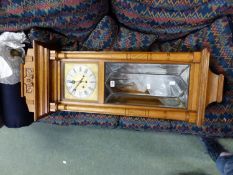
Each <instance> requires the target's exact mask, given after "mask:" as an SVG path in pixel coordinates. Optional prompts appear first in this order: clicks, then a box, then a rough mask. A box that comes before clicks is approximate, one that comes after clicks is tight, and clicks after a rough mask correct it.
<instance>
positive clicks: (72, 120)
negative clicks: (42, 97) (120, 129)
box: [39, 111, 119, 128]
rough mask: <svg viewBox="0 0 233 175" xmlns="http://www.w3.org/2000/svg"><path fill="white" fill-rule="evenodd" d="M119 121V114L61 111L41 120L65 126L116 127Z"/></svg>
mask: <svg viewBox="0 0 233 175" xmlns="http://www.w3.org/2000/svg"><path fill="white" fill-rule="evenodd" d="M118 121H119V116H113V115H101V114H87V113H81V112H80V113H78V112H61V111H60V112H56V113H53V114H51V115H50V116H49V117H45V118H44V119H41V120H40V121H39V122H43V123H49V124H56V125H63V126H68V125H79V126H99V127H109V128H116V127H117V126H118Z"/></svg>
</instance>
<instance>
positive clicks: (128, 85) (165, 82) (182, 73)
mask: <svg viewBox="0 0 233 175" xmlns="http://www.w3.org/2000/svg"><path fill="white" fill-rule="evenodd" d="M189 69H190V66H189V65H175V64H140V63H105V103H113V104H127V105H146V106H159V107H173V108H174V107H175V108H186V107H187V102H188V81H189Z"/></svg>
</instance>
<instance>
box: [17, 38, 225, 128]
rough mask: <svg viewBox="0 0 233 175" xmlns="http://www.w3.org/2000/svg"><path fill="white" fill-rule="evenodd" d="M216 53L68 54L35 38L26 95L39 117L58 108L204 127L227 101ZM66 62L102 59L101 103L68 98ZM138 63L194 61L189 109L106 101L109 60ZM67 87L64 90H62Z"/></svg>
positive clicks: (24, 72)
mask: <svg viewBox="0 0 233 175" xmlns="http://www.w3.org/2000/svg"><path fill="white" fill-rule="evenodd" d="M209 57H210V53H209V51H208V50H207V49H204V50H203V51H202V52H192V53H191V52H190V53H162V52H161V53H159V52H112V51H110V52H109V51H106V52H77V51H73V52H70V51H69V52H66V51H65V52H64V51H58V52H57V51H53V50H51V51H50V50H49V49H46V48H44V47H43V46H42V45H40V44H38V43H36V42H34V43H33V49H29V50H28V53H27V56H26V60H25V64H24V65H21V84H22V86H21V87H22V88H21V95H22V96H25V97H26V101H27V105H28V107H29V110H30V111H31V112H34V118H35V120H37V119H40V118H42V117H43V116H44V115H46V114H48V113H49V112H55V111H58V110H64V111H78V112H89V113H101V114H112V115H123V116H136V117H148V118H159V119H168V120H181V121H186V122H190V123H195V124H196V125H198V126H201V125H202V124H203V122H204V116H205V108H206V106H207V105H208V104H209V103H212V102H215V101H217V102H221V100H222V93H223V92H222V91H223V81H224V77H223V75H216V74H214V73H212V72H211V71H210V70H209ZM66 61H80V62H90V61H92V62H93V61H95V62H98V65H99V82H100V83H99V94H98V96H99V100H98V102H95V103H91V102H82V101H79V102H78V101H77V102H71V101H66V100H64V99H62V89H63V86H62V83H63V82H62V68H61V67H62V66H61V65H62V64H63V62H66ZM105 62H131V63H133V62H137V63H158V64H163V63H169V64H189V65H190V80H189V81H190V82H189V83H190V84H189V100H188V106H187V109H179V108H177V109H175V108H159V107H151V106H136V105H135V106H132V105H114V104H105V103H104V63H105ZM61 86H62V88H61Z"/></svg>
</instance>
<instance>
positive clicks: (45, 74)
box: [20, 41, 49, 121]
mask: <svg viewBox="0 0 233 175" xmlns="http://www.w3.org/2000/svg"><path fill="white" fill-rule="evenodd" d="M20 72H21V73H20V74H21V75H20V77H21V80H20V81H21V96H25V98H26V103H27V106H28V109H29V111H30V112H33V113H34V121H36V120H38V119H40V118H42V117H43V116H45V115H46V114H48V113H49V49H47V48H45V47H43V45H41V44H39V43H37V42H35V41H33V49H28V52H27V55H26V59H25V63H24V64H22V65H21V71H20Z"/></svg>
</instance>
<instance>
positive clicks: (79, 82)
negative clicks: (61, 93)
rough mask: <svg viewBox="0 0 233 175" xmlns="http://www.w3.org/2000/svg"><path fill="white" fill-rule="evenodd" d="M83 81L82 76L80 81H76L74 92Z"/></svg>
mask: <svg viewBox="0 0 233 175" xmlns="http://www.w3.org/2000/svg"><path fill="white" fill-rule="evenodd" d="M83 79H84V76H83V77H82V78H81V80H80V81H78V84H77V85H76V86H75V88H74V89H75V90H76V88H77V87H78V86H79V85H80V84H81V83H82V81H83ZM74 89H73V91H74Z"/></svg>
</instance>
